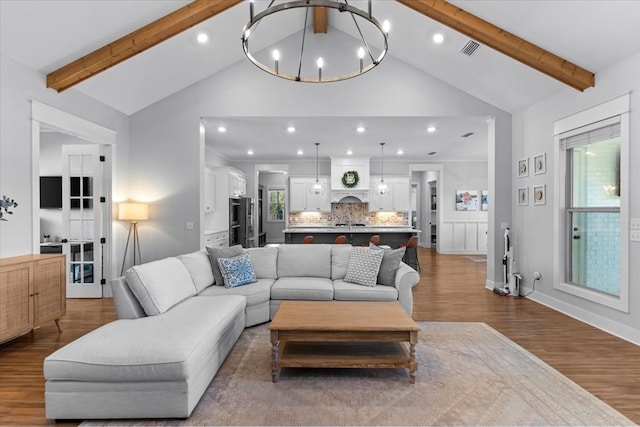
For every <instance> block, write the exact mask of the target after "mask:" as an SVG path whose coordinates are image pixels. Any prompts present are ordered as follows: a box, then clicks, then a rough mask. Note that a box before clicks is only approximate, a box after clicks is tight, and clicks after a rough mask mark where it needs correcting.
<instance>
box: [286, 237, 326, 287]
mask: <svg viewBox="0 0 640 427" xmlns="http://www.w3.org/2000/svg"><path fill="white" fill-rule="evenodd" d="M331 247H332V245H324V244H316V245H303V244H299V245H298V244H292V245H280V246H279V247H278V278H281V277H324V278H327V279H328V278H330V277H331Z"/></svg>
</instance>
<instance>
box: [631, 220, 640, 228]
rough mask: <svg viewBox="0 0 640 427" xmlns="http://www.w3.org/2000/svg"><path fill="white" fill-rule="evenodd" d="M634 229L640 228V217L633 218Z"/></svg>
mask: <svg viewBox="0 0 640 427" xmlns="http://www.w3.org/2000/svg"><path fill="white" fill-rule="evenodd" d="M630 228H631V229H632V230H640V218H631V227H630Z"/></svg>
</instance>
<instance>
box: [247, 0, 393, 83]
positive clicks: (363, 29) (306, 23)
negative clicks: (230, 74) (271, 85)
mask: <svg viewBox="0 0 640 427" xmlns="http://www.w3.org/2000/svg"><path fill="white" fill-rule="evenodd" d="M274 3H276V0H272V1H270V2H269V5H268V6H267V7H266V8H265V9H264V10H262V11H261V12H259V13H257V14H254V0H249V22H248V23H247V25H245V27H244V29H243V31H242V47H243V50H244V54H245V55H246V56H247V58H248V59H249V61H251V62H252V63H253V64H254V65H256V66H257V67H258V68H260V69H261V70H263V71H266V72H267V73H269V74H272V75H274V76H277V77H281V78H283V79H287V80H292V81H297V82H307V83H326V82H336V81H341V80H346V79H350V78H353V77H357V76H360V75H362V74H364V73H366V72H367V71H370V70H372V69H373V68H375V67H377V66H378V65H379V64H380V62H381V61H382V60H383V59H384V57H385V56H386V54H387V50H388V35H389V23H388V21H385V22H384V23H383V24H380V22H378V20H377V19H376V18H374V17H373V14H372V10H371V0H368V2H367V3H368V10H367V11H363V10H361V9H358V8H357V7H355V6H352V5H350V4H349V3H348V1H347V0H294V1H284V2H281V3H278V4H274ZM314 8H327V9H328V10H333V9H335V10H337V11H338V12H340V13H339V14H337V15H335V17H340V19H343V18H342V17H343V14H344V15H345V16H347V20H348V21H351V23H352V25H353V27H352V28H354V34H357V36H356V39H354V40H355V43H356V45H354V46H353V48H354V49H353V53H352V54H351V53H349V52H344V50H345V49H349V43H338V44H334V45H332V46H330V48H329V47H327V46H325V45H323V44H322V41H318V40H317V39H314V38H316V37H317V36H319V35H318V34H314V30H313V28H309V27H313V24H312V22H313V20H314V17H313V16H311V17H310V15H312V14H313V11H314V10H315V9H314ZM300 9H302V12H303V13H297V14H292V12H295V10H300ZM285 12H289V14H285ZM276 15H278V16H277V17H276ZM301 15H304V16H303V17H302V16H301ZM285 18H286V20H285ZM291 18H296V19H297V18H302V21H303V22H301V25H302V28H301V31H300V32H301V33H302V34H301V39H300V40H297V41H296V42H295V44H294V42H293V41H292V40H290V39H289V38H287V40H286V41H283V40H274V41H269V40H268V37H269V35H270V33H275V32H277V30H278V28H279V26H278V24H280V26H284V25H286V24H290V22H291ZM349 18H350V19H349ZM278 19H280V20H278ZM267 21H271V24H270V25H271V27H270V28H269V29H267V31H264V30H262V29H260V27H261V24H262V26H267V27H268V26H269V24H267V25H265V24H266V23H267ZM274 22H275V24H274ZM342 22H343V23H344V22H345V21H342ZM345 25H346V24H345ZM274 30H275V31H274ZM336 32H338V31H337V30H336ZM309 33H311V34H309ZM322 36H324V37H325V38H326V34H322ZM296 37H297V33H296ZM280 44H281V45H282V47H280V46H279V45H280ZM254 46H255V52H254V51H252V50H251V48H250V47H254ZM265 46H266V48H265ZM294 46H295V47H294ZM305 48H307V51H305ZM285 49H286V50H285ZM309 51H311V52H309ZM336 51H337V52H338V53H336ZM341 51H342V52H341ZM265 52H269V54H266V53H265ZM349 58H353V61H351V60H350V59H349ZM332 61H333V62H332Z"/></svg>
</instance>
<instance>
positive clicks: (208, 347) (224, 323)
mask: <svg viewBox="0 0 640 427" xmlns="http://www.w3.org/2000/svg"><path fill="white" fill-rule="evenodd" d="M245 307H246V302H245V299H244V298H243V297H241V296H238V295H226V296H220V297H216V298H190V299H189V300H187V301H184V302H183V303H181V304H178V305H177V306H175V307H174V308H172V309H171V310H169V311H168V312H166V313H164V314H161V315H158V316H153V317H143V318H141V319H122V320H116V321H114V322H111V323H108V324H106V325H104V326H102V327H100V328H98V329H96V330H94V331H92V332H89V333H88V334H86V335H84V336H82V337H80V338H78V339H77V340H75V341H73V342H71V343H70V344H68V345H66V346H64V347H62V348H61V349H59V350H57V351H56V352H54V353H53V354H51V355H50V356H48V357H47V358H46V359H45V362H44V376H45V378H46V379H47V380H65V381H74V380H77V381H83V382H90V381H96V382H125V383H131V382H147V381H155V382H161V381H184V380H186V379H188V378H191V377H193V376H195V375H198V374H199V371H200V370H201V369H202V363H203V361H204V360H206V359H207V357H208V355H209V354H210V352H212V351H214V350H215V349H216V347H217V346H218V345H219V344H218V343H219V342H221V341H223V340H224V339H225V336H226V335H227V334H228V333H230V331H232V330H233V329H234V327H236V326H237V325H235V322H238V321H242V323H243V324H244V310H245Z"/></svg>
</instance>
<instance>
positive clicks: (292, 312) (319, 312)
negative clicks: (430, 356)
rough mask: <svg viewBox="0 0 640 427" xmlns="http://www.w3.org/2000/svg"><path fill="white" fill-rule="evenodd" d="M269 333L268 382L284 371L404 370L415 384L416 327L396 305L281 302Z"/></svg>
mask: <svg viewBox="0 0 640 427" xmlns="http://www.w3.org/2000/svg"><path fill="white" fill-rule="evenodd" d="M269 329H270V330H271V349H272V356H271V379H272V380H273V382H277V381H278V380H279V379H280V368H285V367H301V368H407V369H409V381H410V382H411V384H414V383H415V381H416V370H417V364H416V344H417V342H418V331H419V330H420V328H419V327H418V325H417V324H416V323H415V322H414V321H413V319H411V317H409V315H408V314H407V312H406V311H404V309H403V308H402V306H401V305H400V304H399V303H398V302H373V301H283V302H282V303H281V304H280V307H279V308H278V311H277V312H276V314H275V316H274V317H273V320H272V321H271V324H270V325H269ZM404 343H409V348H408V349H407V347H406V345H405V344H404Z"/></svg>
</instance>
